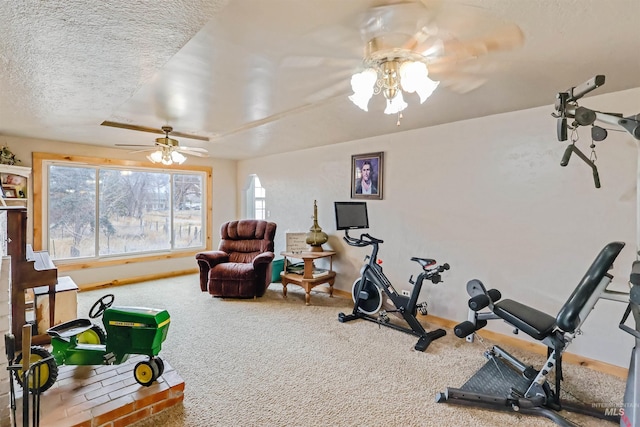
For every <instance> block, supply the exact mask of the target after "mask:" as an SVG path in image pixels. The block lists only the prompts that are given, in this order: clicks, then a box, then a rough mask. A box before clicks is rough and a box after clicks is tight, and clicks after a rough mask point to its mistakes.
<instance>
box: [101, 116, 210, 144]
mask: <svg viewBox="0 0 640 427" xmlns="http://www.w3.org/2000/svg"><path fill="white" fill-rule="evenodd" d="M100 125H101V126H110V127H114V128H120V129H128V130H136V131H139V132H149V133H157V134H160V135H165V132H164V131H163V130H162V129H156V128H152V127H146V126H139V125H132V124H128V123H119V122H112V121H108V120H105V121H104V122H102V123H100ZM171 135H172V136H178V137H181V138H188V139H196V140H198V141H209V137H208V136H201V135H195V134H190V133H183V132H178V131H174V130H172V131H171Z"/></svg>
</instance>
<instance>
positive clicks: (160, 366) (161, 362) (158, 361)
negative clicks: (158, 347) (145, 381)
mask: <svg viewBox="0 0 640 427" xmlns="http://www.w3.org/2000/svg"><path fill="white" fill-rule="evenodd" d="M152 361H153V362H156V365H158V377H157V378H160V377H161V376H162V374H163V373H164V360H162V359H160V358H159V357H156V358H154V359H152Z"/></svg>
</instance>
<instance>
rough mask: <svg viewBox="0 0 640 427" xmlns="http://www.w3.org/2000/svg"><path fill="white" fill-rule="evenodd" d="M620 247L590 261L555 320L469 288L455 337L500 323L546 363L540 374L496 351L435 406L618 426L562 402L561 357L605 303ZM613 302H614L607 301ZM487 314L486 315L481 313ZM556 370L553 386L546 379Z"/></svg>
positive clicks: (474, 285) (599, 411)
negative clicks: (533, 345) (581, 417)
mask: <svg viewBox="0 0 640 427" xmlns="http://www.w3.org/2000/svg"><path fill="white" fill-rule="evenodd" d="M623 247H624V243H623V242H612V243H609V244H608V245H606V246H605V247H604V248H603V249H602V250H601V251H600V253H599V254H598V256H597V257H596V259H595V260H594V261H593V263H592V264H591V266H590V267H589V269H588V270H587V272H586V274H585V275H584V277H583V278H582V280H581V281H580V283H578V286H577V287H576V288H575V290H574V291H573V293H572V294H571V296H569V298H568V299H567V301H566V302H565V304H564V305H563V306H562V308H561V309H560V311H559V312H558V314H557V315H556V316H555V317H553V316H551V315H549V314H546V313H543V312H541V311H539V310H537V309H535V308H533V307H529V306H527V305H525V304H522V303H520V302H517V301H513V300H510V299H505V300H502V301H500V299H501V294H500V292H499V291H498V290H496V289H491V290H488V291H487V290H486V289H485V287H484V285H483V284H482V282H480V281H479V280H475V279H474V280H471V281H470V282H469V283H467V292H468V293H469V295H470V297H471V298H470V299H469V302H468V305H469V319H468V320H467V321H465V322H462V323H460V324H459V325H457V326H456V327H455V328H454V332H455V334H456V336H458V337H459V338H465V337H466V338H467V340H468V341H470V340H471V335H472V334H473V333H474V332H475V331H477V330H478V329H480V328H483V327H484V326H486V325H487V320H491V319H501V320H504V321H505V322H507V323H508V324H510V325H512V326H513V327H514V328H515V330H514V332H515V333H517V331H522V332H524V333H526V334H527V335H529V336H531V337H532V338H534V339H535V340H537V341H540V342H542V343H543V344H545V345H546V346H547V360H546V362H545V363H544V365H543V366H542V368H541V369H539V370H537V369H535V368H534V367H533V366H526V365H525V364H524V363H522V362H520V361H519V360H518V359H516V358H515V357H513V356H511V355H510V354H509V353H507V352H506V351H504V350H503V349H501V348H500V347H498V346H494V347H493V348H492V349H491V350H489V351H487V352H486V353H485V357H487V359H489V360H488V361H487V363H486V364H485V366H483V367H482V368H481V369H480V370H479V371H478V372H476V374H474V376H473V377H471V378H470V379H469V380H468V381H467V382H466V383H465V384H464V385H463V386H462V387H461V388H459V389H458V388H447V389H446V390H445V391H444V392H443V393H438V394H437V396H436V402H447V403H454V404H460V405H470V406H479V407H483V408H487V409H496V410H503V411H518V412H520V413H524V414H531V415H540V416H544V417H547V418H549V419H551V420H553V421H554V422H556V423H557V424H559V425H563V426H573V425H574V424H573V423H572V422H570V421H569V420H567V419H565V418H563V417H561V416H560V415H559V414H558V413H557V411H559V410H561V409H565V410H568V411H573V412H578V413H582V414H585V415H590V416H595V417H597V418H601V419H606V420H610V421H614V422H619V421H620V417H619V416H616V415H613V416H612V415H609V414H605V410H604V408H591V407H587V406H585V405H577V404H573V403H568V402H563V403H562V404H561V401H560V388H561V381H562V379H563V378H562V354H563V353H564V351H565V350H566V348H567V346H568V345H569V344H570V343H571V341H572V340H573V339H574V338H575V336H576V335H577V334H578V333H579V332H580V326H581V325H582V324H583V323H584V321H585V319H586V318H587V316H588V315H589V313H590V312H591V310H592V309H593V308H594V306H595V304H596V302H597V301H598V300H599V299H600V298H607V294H611V293H613V291H606V288H607V286H608V285H609V283H610V282H611V280H612V279H613V276H612V275H610V274H609V273H608V271H609V270H610V269H611V267H612V266H613V261H614V260H615V259H616V257H617V256H618V254H619V253H620V251H622V248H623ZM609 299H612V298H609ZM485 308H488V309H489V311H483V312H481V311H480V310H483V309H485ZM554 369H555V371H556V374H555V386H554V388H553V389H552V387H551V386H550V385H549V383H548V382H547V376H548V375H549V374H550V373H551V372H553V370H554Z"/></svg>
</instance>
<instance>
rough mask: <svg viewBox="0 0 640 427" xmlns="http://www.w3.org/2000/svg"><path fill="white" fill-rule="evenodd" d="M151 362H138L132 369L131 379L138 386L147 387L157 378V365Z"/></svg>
mask: <svg viewBox="0 0 640 427" xmlns="http://www.w3.org/2000/svg"><path fill="white" fill-rule="evenodd" d="M152 362H153V361H151V360H145V361H143V362H138V364H137V365H136V367H135V368H133V377H134V378H135V379H136V381H137V382H138V384H140V385H142V386H145V387H149V386H150V385H151V384H153V382H154V381H155V380H156V379H157V378H158V365H156V363H155V362H154V363H152Z"/></svg>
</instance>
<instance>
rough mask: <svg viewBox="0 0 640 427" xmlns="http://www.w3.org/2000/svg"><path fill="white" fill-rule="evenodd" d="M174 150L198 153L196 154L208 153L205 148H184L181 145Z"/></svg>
mask: <svg viewBox="0 0 640 427" xmlns="http://www.w3.org/2000/svg"><path fill="white" fill-rule="evenodd" d="M176 149H178V150H182V151H191V152H198V153H208V152H209V151H208V150H207V149H206V148H200V147H184V146H182V145H180V146H178V147H176Z"/></svg>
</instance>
